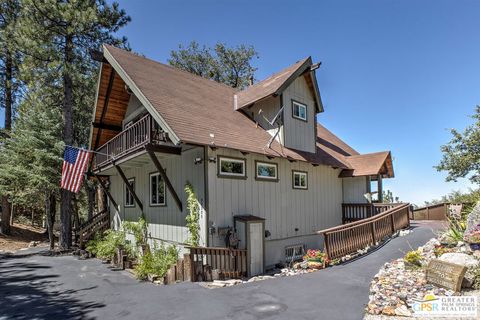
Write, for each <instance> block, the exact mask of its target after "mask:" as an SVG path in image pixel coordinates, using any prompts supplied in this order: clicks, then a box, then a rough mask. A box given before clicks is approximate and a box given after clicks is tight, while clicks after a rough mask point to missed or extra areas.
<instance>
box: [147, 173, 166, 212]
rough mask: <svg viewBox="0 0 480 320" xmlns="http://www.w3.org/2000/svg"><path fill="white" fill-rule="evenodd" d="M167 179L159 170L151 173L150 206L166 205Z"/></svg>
mask: <svg viewBox="0 0 480 320" xmlns="http://www.w3.org/2000/svg"><path fill="white" fill-rule="evenodd" d="M165 205H166V193H165V181H164V180H163V178H162V176H161V175H160V173H158V172H154V173H150V206H165Z"/></svg>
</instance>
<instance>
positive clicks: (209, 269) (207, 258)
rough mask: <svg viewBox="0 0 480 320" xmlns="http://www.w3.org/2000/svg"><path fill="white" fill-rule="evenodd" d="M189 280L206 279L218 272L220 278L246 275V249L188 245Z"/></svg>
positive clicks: (234, 277)
mask: <svg viewBox="0 0 480 320" xmlns="http://www.w3.org/2000/svg"><path fill="white" fill-rule="evenodd" d="M189 249H190V263H191V268H192V270H191V272H192V274H191V281H192V282H196V281H208V280H211V279H212V278H214V277H213V276H212V273H213V272H218V276H219V278H220V279H228V278H232V279H238V278H242V277H245V276H246V275H247V250H241V249H230V248H203V247H190V248H189Z"/></svg>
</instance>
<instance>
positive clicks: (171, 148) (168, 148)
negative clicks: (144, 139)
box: [145, 142, 182, 155]
mask: <svg viewBox="0 0 480 320" xmlns="http://www.w3.org/2000/svg"><path fill="white" fill-rule="evenodd" d="M145 149H146V150H147V151H153V152H161V153H170V154H178V155H180V154H182V147H181V146H176V145H174V144H173V143H161V142H156V143H155V144H151V143H149V144H147V145H145Z"/></svg>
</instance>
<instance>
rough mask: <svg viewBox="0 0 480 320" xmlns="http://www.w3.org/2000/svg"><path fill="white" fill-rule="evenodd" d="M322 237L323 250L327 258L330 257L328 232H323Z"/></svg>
mask: <svg viewBox="0 0 480 320" xmlns="http://www.w3.org/2000/svg"><path fill="white" fill-rule="evenodd" d="M323 238H324V240H323V241H324V243H323V245H324V247H325V252H326V253H327V258H328V259H330V257H331V255H330V246H329V244H328V233H324V234H323Z"/></svg>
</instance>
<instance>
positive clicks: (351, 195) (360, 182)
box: [342, 177, 367, 203]
mask: <svg viewBox="0 0 480 320" xmlns="http://www.w3.org/2000/svg"><path fill="white" fill-rule="evenodd" d="M342 180H343V202H344V203H367V199H365V197H364V196H363V195H364V194H365V193H367V178H366V177H354V178H343V179H342Z"/></svg>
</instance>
